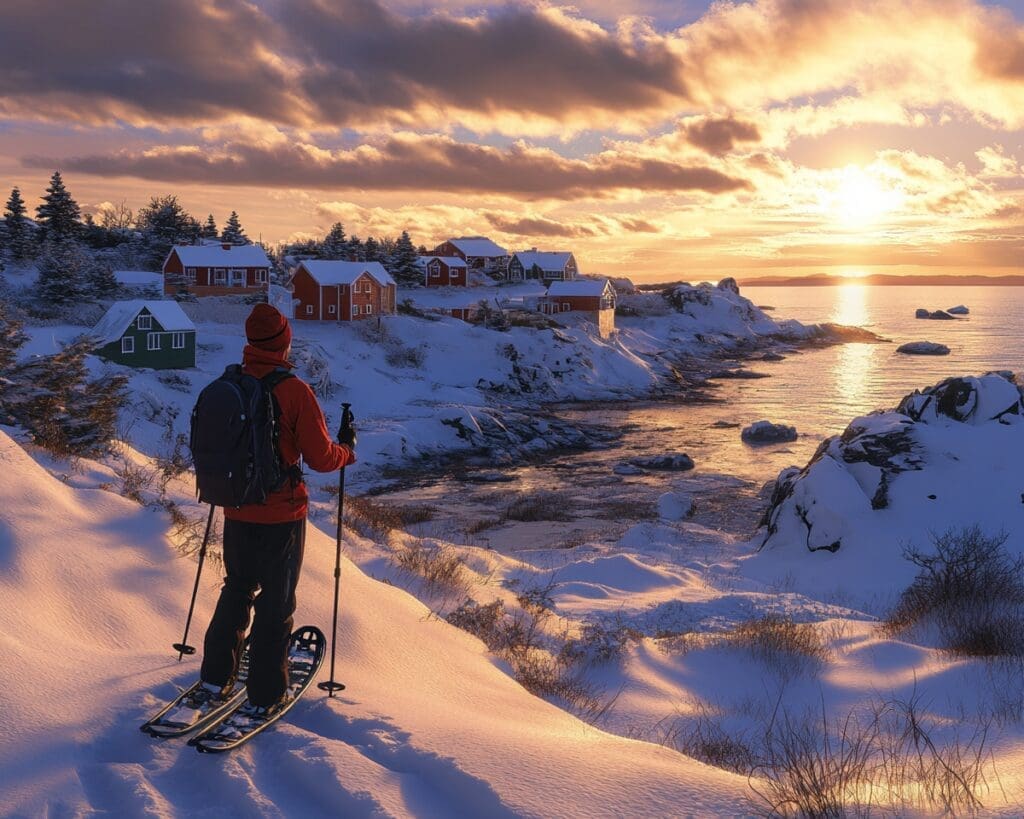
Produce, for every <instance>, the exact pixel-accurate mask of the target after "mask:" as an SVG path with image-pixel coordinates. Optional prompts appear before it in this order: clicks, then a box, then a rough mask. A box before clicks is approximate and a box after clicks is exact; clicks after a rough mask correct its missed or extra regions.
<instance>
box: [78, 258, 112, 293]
mask: <svg viewBox="0 0 1024 819" xmlns="http://www.w3.org/2000/svg"><path fill="white" fill-rule="evenodd" d="M117 290H118V283H117V277H116V276H114V269H113V268H112V267H111V266H110V265H109V264H107V263H106V262H102V261H99V260H93V262H92V264H90V265H89V267H88V269H87V270H86V272H85V291H86V293H87V294H88V295H89V296H90V297H91V298H93V299H109V298H112V297H113V296H115V295H117Z"/></svg>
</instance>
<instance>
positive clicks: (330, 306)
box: [327, 304, 334, 316]
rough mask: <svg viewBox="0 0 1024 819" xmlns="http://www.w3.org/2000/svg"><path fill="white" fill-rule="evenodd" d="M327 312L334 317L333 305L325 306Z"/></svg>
mask: <svg viewBox="0 0 1024 819" xmlns="http://www.w3.org/2000/svg"><path fill="white" fill-rule="evenodd" d="M327 312H328V313H330V314H331V315H332V316H333V315H334V305H333V304H329V305H327Z"/></svg>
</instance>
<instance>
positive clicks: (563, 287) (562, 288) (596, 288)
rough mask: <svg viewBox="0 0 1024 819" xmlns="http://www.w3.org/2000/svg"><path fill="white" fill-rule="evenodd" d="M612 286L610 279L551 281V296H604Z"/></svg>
mask: <svg viewBox="0 0 1024 819" xmlns="http://www.w3.org/2000/svg"><path fill="white" fill-rule="evenodd" d="M611 286H612V284H611V282H610V281H608V279H600V280H597V281H595V280H593V279H573V280H572V281H568V282H551V286H550V287H549V288H548V292H547V295H549V296H603V295H604V292H605V290H606V289H608V288H610V287H611Z"/></svg>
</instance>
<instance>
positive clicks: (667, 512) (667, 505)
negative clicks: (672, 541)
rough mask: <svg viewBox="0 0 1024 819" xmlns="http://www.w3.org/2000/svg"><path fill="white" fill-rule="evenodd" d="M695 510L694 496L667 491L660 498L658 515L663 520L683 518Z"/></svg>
mask: <svg viewBox="0 0 1024 819" xmlns="http://www.w3.org/2000/svg"><path fill="white" fill-rule="evenodd" d="M693 511H694V507H693V498H691V497H690V496H689V495H684V494H681V493H678V492H666V493H665V494H663V495H661V496H660V497H659V498H658V517H659V518H661V519H662V520H683V518H688V517H690V516H691V515H692V514H693Z"/></svg>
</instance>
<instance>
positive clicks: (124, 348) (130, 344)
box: [121, 336, 135, 353]
mask: <svg viewBox="0 0 1024 819" xmlns="http://www.w3.org/2000/svg"><path fill="white" fill-rule="evenodd" d="M121 352H122V353H134V352H135V339H134V338H132V337H131V336H125V337H124V338H122V339H121Z"/></svg>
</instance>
